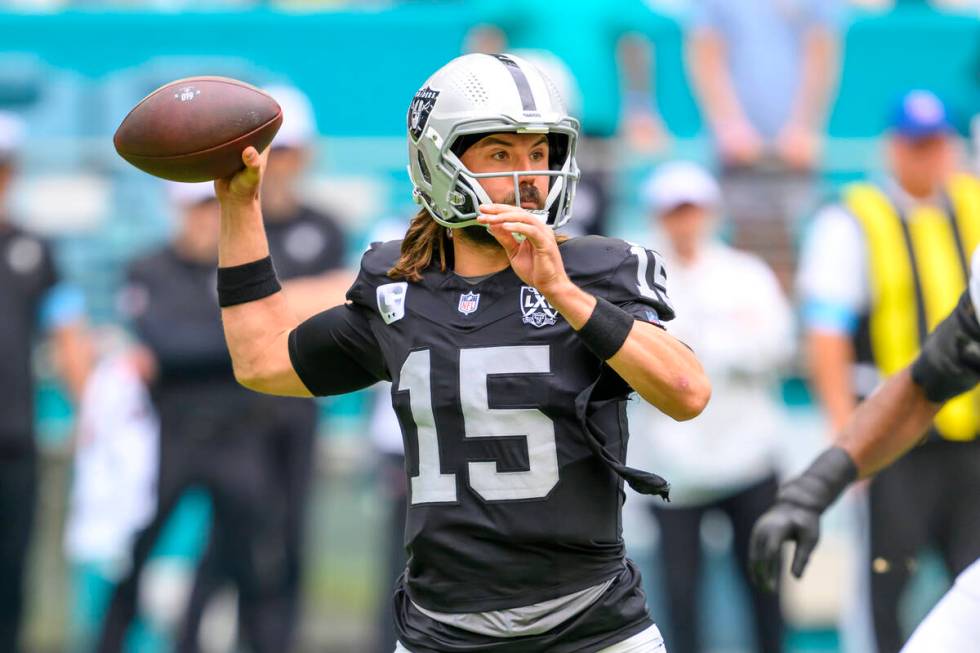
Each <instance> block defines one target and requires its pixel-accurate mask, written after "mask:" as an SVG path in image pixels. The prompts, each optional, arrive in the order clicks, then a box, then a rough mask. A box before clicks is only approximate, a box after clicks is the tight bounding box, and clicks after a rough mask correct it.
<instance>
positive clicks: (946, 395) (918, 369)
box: [912, 292, 980, 403]
mask: <svg viewBox="0 0 980 653" xmlns="http://www.w3.org/2000/svg"><path fill="white" fill-rule="evenodd" d="M912 380H913V381H915V383H916V384H917V385H919V386H920V387H921V388H922V389H923V391H924V392H925V395H926V398H927V399H928V400H929V401H932V402H934V403H944V402H946V401H948V400H950V399H952V398H953V397H955V396H956V395H959V394H962V393H964V392H966V391H967V390H970V389H972V388H973V387H974V386H976V385H977V382H978V381H980V324H977V318H976V312H975V311H974V309H973V303H972V302H971V301H970V295H969V293H968V292H964V293H963V295H962V296H961V297H960V301H959V303H958V304H957V305H956V308H955V309H953V312H952V313H950V314H949V315H948V316H947V317H946V319H944V320H943V321H942V322H940V323H939V325H938V326H937V327H936V329H935V331H933V332H932V333H930V334H929V337H928V338H926V341H925V344H923V346H922V352H921V353H920V354H919V356H918V358H916V359H915V361H914V362H913V363H912Z"/></svg>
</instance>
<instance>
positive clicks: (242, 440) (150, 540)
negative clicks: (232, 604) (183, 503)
mask: <svg viewBox="0 0 980 653" xmlns="http://www.w3.org/2000/svg"><path fill="white" fill-rule="evenodd" d="M244 417H245V418H246V419H240V420H238V421H237V423H232V424H225V425H221V426H219V427H217V428H215V429H212V428H207V429H205V431H201V430H198V429H194V428H191V429H190V430H188V431H183V430H176V431H168V429H167V428H166V427H165V426H164V425H165V424H166V423H167V422H168V419H167V416H166V415H164V414H162V413H161V426H162V427H163V429H162V433H163V436H162V437H161V445H160V468H159V479H158V498H157V510H156V513H155V515H154V517H153V519H152V520H151V522H150V523H149V524H148V525H147V526H146V527H145V528H144V529H143V530H142V531H141V532H140V533H139V535H138V536H137V537H136V540H135V544H134V546H133V552H132V564H131V565H130V569H129V572H128V574H127V575H126V577H125V578H123V579H122V580H121V581H120V582H119V583H118V585H117V586H116V588H115V590H114V592H113V596H112V600H111V602H110V604H109V609H108V611H107V614H106V617H105V622H104V623H103V628H102V632H101V636H100V640H99V644H98V647H97V649H96V650H97V651H99V652H100V653H119V652H120V651H121V650H122V646H123V643H124V640H125V636H126V632H127V630H128V627H129V625H130V623H131V622H132V620H133V618H134V617H135V615H136V612H137V607H138V606H137V600H138V589H139V578H140V574H141V572H142V571H143V568H144V566H145V563H146V561H147V559H148V558H149V556H150V553H151V552H152V549H153V546H154V545H155V544H156V541H157V539H158V537H159V535H160V532H161V530H162V529H163V527H164V525H165V524H166V522H167V520H168V518H169V517H170V515H171V514H172V513H173V510H174V508H175V507H176V505H177V503H178V501H179V499H180V498H181V497H182V496H183V494H184V493H185V491H186V490H187V489H189V488H191V487H194V486H199V487H202V488H204V489H205V490H206V491H207V492H208V494H209V496H210V498H211V502H212V514H213V527H212V530H213V532H215V533H216V534H218V537H219V539H220V540H221V542H222V543H223V545H222V551H221V556H222V563H223V565H224V566H225V568H226V569H227V571H228V574H229V576H230V578H231V579H232V581H233V582H234V584H235V586H236V588H237V589H238V594H239V602H240V611H241V614H242V620H241V623H240V632H241V634H242V639H243V641H244V643H245V645H246V647H247V650H249V651H251V652H252V653H282V652H283V651H285V650H286V648H287V646H288V642H286V641H283V637H284V635H283V633H284V632H288V628H286V627H284V626H283V625H282V624H283V622H284V621H285V620H287V619H288V609H289V606H288V605H284V604H283V602H282V600H281V596H280V593H279V588H280V587H281V586H282V582H283V581H282V578H283V576H284V574H285V573H286V571H285V568H286V564H285V563H286V554H285V529H284V527H283V521H284V517H283V510H282V502H281V500H280V499H279V497H280V496H281V495H280V494H278V493H277V492H275V491H274V488H275V485H274V483H273V482H272V481H273V479H274V475H273V473H272V471H271V469H270V467H271V466H270V464H269V460H270V459H271V456H270V453H269V443H270V434H269V432H268V427H267V425H266V424H265V422H264V421H262V420H256V419H255V418H254V416H250V415H245V416H244Z"/></svg>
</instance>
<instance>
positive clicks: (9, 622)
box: [0, 451, 37, 653]
mask: <svg viewBox="0 0 980 653" xmlns="http://www.w3.org/2000/svg"><path fill="white" fill-rule="evenodd" d="M36 499H37V455H36V453H34V452H33V451H30V452H25V453H23V454H16V455H11V456H5V455H0V651H5V652H6V651H10V653H16V652H17V651H19V650H20V648H18V647H19V644H18V638H19V637H20V625H21V620H22V618H23V613H24V571H25V567H26V565H27V553H28V548H29V545H30V541H31V530H32V527H33V525H34V507H35V503H36Z"/></svg>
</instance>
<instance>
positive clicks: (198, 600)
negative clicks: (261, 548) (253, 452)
mask: <svg viewBox="0 0 980 653" xmlns="http://www.w3.org/2000/svg"><path fill="white" fill-rule="evenodd" d="M274 401H275V403H271V402H270V406H269V410H270V411H274V414H275V415H276V419H275V420H274V421H275V427H274V429H273V432H272V435H271V438H272V440H271V442H270V453H271V457H270V458H269V463H270V465H271V467H270V470H269V471H270V473H271V474H272V475H273V477H274V479H275V482H274V487H272V488H270V489H269V494H268V495H267V496H266V497H264V499H265V500H264V501H263V503H265V504H266V505H268V506H269V509H270V510H274V511H280V510H284V513H282V514H283V519H284V525H285V530H284V535H285V540H284V544H285V550H284V555H285V564H284V573H283V574H281V575H280V576H279V579H280V580H281V585H280V587H279V588H278V593H279V598H278V599H271V598H270V601H273V605H276V606H277V608H276V610H275V615H276V617H277V618H276V619H275V620H270V622H269V623H268V625H267V626H266V629H269V630H273V631H274V633H271V634H269V635H267V636H266V639H269V640H270V641H276V642H279V646H280V647H281V648H280V649H279V650H281V651H283V653H285V652H286V651H289V650H291V647H292V644H293V642H294V640H295V633H296V630H297V627H298V623H299V617H300V613H301V610H300V607H301V597H302V579H303V568H304V566H303V543H304V539H305V533H306V513H307V508H308V504H309V495H310V486H311V482H312V476H313V460H314V457H315V455H314V454H315V445H316V430H317V422H318V413H319V411H318V409H317V405H316V404H315V403H314V402H313V401H311V400H307V399H286V398H281V399H276V400H274ZM277 501H279V502H281V504H279V505H277V504H276V502H277ZM270 524H271V525H273V526H275V527H279V528H281V527H282V524H280V523H279V522H278V520H274V521H271V522H270ZM228 535H229V533H227V532H226V531H225V530H223V529H219V528H213V529H212V531H211V539H210V541H209V543H208V548H207V550H206V551H205V554H204V556H203V557H202V559H201V562H200V564H199V565H198V568H197V574H196V576H195V578H194V589H193V590H192V592H191V599H190V602H189V603H188V605H187V610H186V612H185V616H184V623H183V625H182V627H181V632H180V635H179V637H178V640H177V648H176V653H197V652H198V651H199V650H200V647H199V645H198V639H199V631H200V626H201V617H202V616H203V613H204V610H205V608H206V607H207V605H208V602H209V601H210V599H211V598H213V597H214V595H215V594H216V593H217V592H218V591H219V590H220V589H221V588H222V587H224V586H226V585H227V584H228V583H229V582H230V581H233V580H234V579H233V573H232V571H233V570H232V569H230V568H229V567H228V565H227V564H226V561H227V560H231V559H233V558H234V554H233V553H232V552H231V549H233V547H234V542H231V541H229V539H228ZM273 591H274V590H273ZM239 605H240V606H241V605H242V604H241V602H239ZM242 607H244V606H242ZM248 618H249V616H248V615H247V614H244V613H243V612H241V611H240V613H239V622H240V623H241V622H243V621H244V620H245V619H248Z"/></svg>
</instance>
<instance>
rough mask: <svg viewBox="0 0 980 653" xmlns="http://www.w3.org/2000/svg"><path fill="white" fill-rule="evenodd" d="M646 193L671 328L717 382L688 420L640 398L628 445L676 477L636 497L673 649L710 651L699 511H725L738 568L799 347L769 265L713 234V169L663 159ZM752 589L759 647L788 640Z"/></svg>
mask: <svg viewBox="0 0 980 653" xmlns="http://www.w3.org/2000/svg"><path fill="white" fill-rule="evenodd" d="M643 192H644V200H645V202H646V204H647V205H648V206H649V207H650V210H651V213H652V215H653V216H654V217H655V219H656V226H657V227H658V229H659V231H660V232H661V233H662V235H663V242H664V249H665V251H664V254H665V259H666V261H667V269H668V283H669V285H670V293H671V297H672V298H673V301H674V305H675V308H676V310H677V318H676V319H675V320H674V321H673V322H671V324H670V331H671V333H673V334H674V336H675V337H677V338H679V339H680V340H682V341H684V342H685V343H687V344H688V345H690V346H691V347H692V348H693V349H694V350H695V351H697V352H698V357H699V359H700V360H701V362H702V364H703V365H704V368H705V371H706V372H707V373H708V375H709V377H710V378H711V383H712V388H713V392H712V395H713V397H712V400H711V403H710V404H709V405H708V407H707V409H706V410H705V411H704V412H703V413H702V414H701V416H700V417H698V419H696V420H693V421H691V422H675V421H673V420H671V419H670V418H667V417H665V416H664V415H663V414H662V413H660V412H659V411H657V410H656V409H652V408H650V407H649V406H648V405H646V404H644V403H642V402H639V403H638V404H637V405H636V406H635V409H634V414H633V419H631V423H632V424H633V425H634V426H633V437H632V441H631V442H630V448H629V458H630V464H631V465H633V466H636V467H640V468H643V467H642V466H643V465H646V464H651V465H652V464H656V466H657V469H658V470H662V473H663V474H664V477H665V478H667V479H669V480H670V482H671V503H669V504H663V503H660V502H653V501H648V500H647V499H648V498H644V497H641V496H640V495H635V496H633V497H632V498H631V500H639V501H644V500H647V501H646V502H647V504H648V506H649V509H650V511H651V513H652V514H653V515H655V516H656V519H657V521H658V523H659V525H660V533H661V539H660V541H661V546H662V551H663V560H664V567H665V569H664V571H663V573H662V574H660V575H661V576H662V577H663V578H665V580H666V588H665V589H666V593H667V598H668V604H669V608H670V611H669V617H670V631H669V632H670V633H671V636H670V637H669V638H668V639H667V641H668V642H669V643H670V650H671V652H672V653H695V652H696V651H699V650H703V646H701V645H700V644H699V641H700V633H699V619H698V589H699V587H701V582H700V571H701V559H702V547H701V521H702V518H703V517H704V515H705V513H706V512H708V511H709V510H720V511H722V512H723V513H724V514H725V515H727V516H728V518H729V519H730V520H731V524H732V529H733V531H734V549H735V555H736V559H737V560H738V561H739V563H738V565H737V568H738V569H739V570H741V571H743V572H744V565H743V564H742V561H743V560H745V559H746V555H747V552H748V540H749V533H750V531H751V528H752V525H753V523H754V522H755V520H756V519H757V518H758V517H759V516H760V515H761V514H762V513H763V512H764V511H765V510H766V508H767V507H768V506H769V505H770V504H771V503H772V501H773V500H774V499H775V496H776V457H777V456H776V453H777V448H778V446H779V444H780V443H779V437H780V434H781V432H782V428H781V427H782V424H781V422H780V412H779V405H780V404H779V400H778V397H777V396H776V394H775V392H774V385H775V382H776V380H777V372H778V370H779V367H780V366H781V365H782V364H784V363H785V362H787V360H788V359H789V358H790V357H791V355H792V353H793V319H792V312H791V310H790V307H789V304H788V302H787V301H786V299H785V297H784V296H783V294H782V292H781V290H780V288H779V283H778V282H777V280H776V278H775V276H774V275H773V273H772V271H771V270H770V269H769V268H768V267H766V265H765V264H764V263H763V262H762V261H761V260H759V259H758V258H756V257H755V256H753V255H751V254H747V253H744V252H740V251H738V250H735V249H732V248H730V247H728V246H726V245H723V244H722V243H721V242H719V241H716V240H715V239H713V238H712V234H713V232H714V230H715V227H716V226H717V225H716V223H715V221H716V219H717V216H718V213H719V210H720V208H721V206H720V192H719V188H718V185H717V183H716V182H715V180H714V179H713V178H712V177H711V176H710V175H709V174H708V172H707V171H705V170H704V169H703V168H701V167H700V166H697V165H695V164H693V163H688V162H674V163H667V164H664V165H663V166H661V167H660V168H659V169H658V170H656V171H655V172H654V174H653V175H651V177H650V178H649V180H648V181H647V183H646V186H645V188H644V191H643ZM708 452H710V453H708ZM706 454H707V455H706ZM749 591H750V595H751V608H752V614H753V619H754V626H755V632H756V637H757V643H758V646H757V649H756V650H759V651H763V652H765V653H772V652H776V651H780V650H782V630H783V628H782V618H781V616H780V609H779V600H778V597H776V596H774V595H769V594H766V593H764V592H762V591H759V590H757V589H756V588H754V587H750V588H749Z"/></svg>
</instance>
